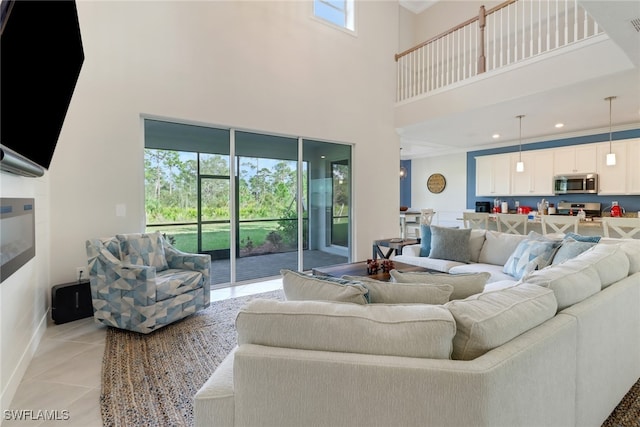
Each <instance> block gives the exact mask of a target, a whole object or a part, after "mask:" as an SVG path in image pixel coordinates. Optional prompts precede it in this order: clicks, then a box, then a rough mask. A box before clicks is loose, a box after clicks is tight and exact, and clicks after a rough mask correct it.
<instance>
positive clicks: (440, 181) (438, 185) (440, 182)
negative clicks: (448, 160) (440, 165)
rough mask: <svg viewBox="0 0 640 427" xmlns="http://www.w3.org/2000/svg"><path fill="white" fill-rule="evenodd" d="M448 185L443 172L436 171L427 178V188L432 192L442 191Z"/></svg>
mask: <svg viewBox="0 0 640 427" xmlns="http://www.w3.org/2000/svg"><path fill="white" fill-rule="evenodd" d="M446 186H447V180H446V179H445V177H444V175H442V174H441V173H434V174H432V175H431V176H429V178H428V179H427V189H428V190H429V191H430V192H432V193H435V194H438V193H442V191H443V190H444V188H445V187H446Z"/></svg>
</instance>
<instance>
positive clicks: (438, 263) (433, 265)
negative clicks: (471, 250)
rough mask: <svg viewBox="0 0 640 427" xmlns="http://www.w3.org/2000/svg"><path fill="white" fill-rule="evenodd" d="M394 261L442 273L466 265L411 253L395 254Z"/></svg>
mask: <svg viewBox="0 0 640 427" xmlns="http://www.w3.org/2000/svg"><path fill="white" fill-rule="evenodd" d="M393 259H394V261H398V262H404V263H405V264H411V265H417V266H418V267H424V268H428V269H431V270H438V271H441V272H443V273H446V272H447V271H449V270H450V269H452V268H453V267H456V266H459V265H466V264H464V263H462V262H458V261H450V260H448V259H436V258H429V257H418V256H411V255H397V256H395V257H394V258H393Z"/></svg>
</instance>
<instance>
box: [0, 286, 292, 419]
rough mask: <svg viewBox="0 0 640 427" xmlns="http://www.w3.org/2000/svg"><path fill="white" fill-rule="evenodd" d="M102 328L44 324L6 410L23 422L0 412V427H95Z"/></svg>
mask: <svg viewBox="0 0 640 427" xmlns="http://www.w3.org/2000/svg"><path fill="white" fill-rule="evenodd" d="M275 289H282V279H275V280H270V281H265V282H259V283H253V284H248V285H238V286H234V287H229V288H222V289H215V290H212V291H211V300H212V301H219V300H223V299H228V298H235V297H240V296H245V295H252V294H256V293H261V292H267V291H272V290H275ZM106 330H107V328H106V327H105V326H103V325H99V324H97V323H95V322H94V320H93V318H86V319H81V320H76V321H75V322H69V323H65V324H62V325H55V324H53V323H51V324H50V325H48V327H47V330H46V332H45V334H44V336H43V338H42V340H41V341H40V345H39V346H38V349H37V350H36V354H35V355H34V357H33V359H32V360H31V363H30V364H29V367H28V368H27V371H26V373H25V375H24V377H23V378H22V381H21V383H20V385H19V386H18V390H17V391H16V394H15V396H14V397H13V400H12V402H11V405H10V408H8V410H9V411H12V410H13V411H14V412H13V413H14V414H16V415H17V414H18V413H22V414H23V417H26V418H28V419H22V420H16V419H10V418H11V416H9V417H8V416H7V412H3V414H2V420H1V421H0V422H1V423H2V427H13V426H20V427H31V426H38V427H40V426H50V425H56V426H62V425H63V426H65V427H75V426H79V427H94V426H96V427H97V426H101V425H102V418H101V415H100V405H99V399H100V374H101V370H102V356H103V354H104V348H105V336H106ZM15 411H18V412H17V413H16V412H15ZM38 411H47V415H51V414H53V416H55V417H57V418H58V420H50V421H43V420H42V417H38V415H40V414H39V413H38ZM38 418H40V419H38Z"/></svg>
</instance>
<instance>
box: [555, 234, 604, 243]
mask: <svg viewBox="0 0 640 427" xmlns="http://www.w3.org/2000/svg"><path fill="white" fill-rule="evenodd" d="M564 237H565V239H566V238H572V239H573V240H576V241H578V242H592V243H598V242H599V241H600V239H601V238H602V236H583V235H581V234H576V233H567V234H565V235H564Z"/></svg>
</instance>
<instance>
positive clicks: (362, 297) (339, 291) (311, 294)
mask: <svg viewBox="0 0 640 427" xmlns="http://www.w3.org/2000/svg"><path fill="white" fill-rule="evenodd" d="M280 274H282V289H283V290H284V295H285V298H287V300H291V301H301V300H318V301H340V302H351V303H356V304H367V302H368V300H367V292H368V291H367V288H365V287H364V286H363V285H362V283H360V282H354V281H351V280H344V279H338V278H336V277H329V276H310V275H308V274H304V273H299V272H297V271H293V270H284V269H283V270H280Z"/></svg>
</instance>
